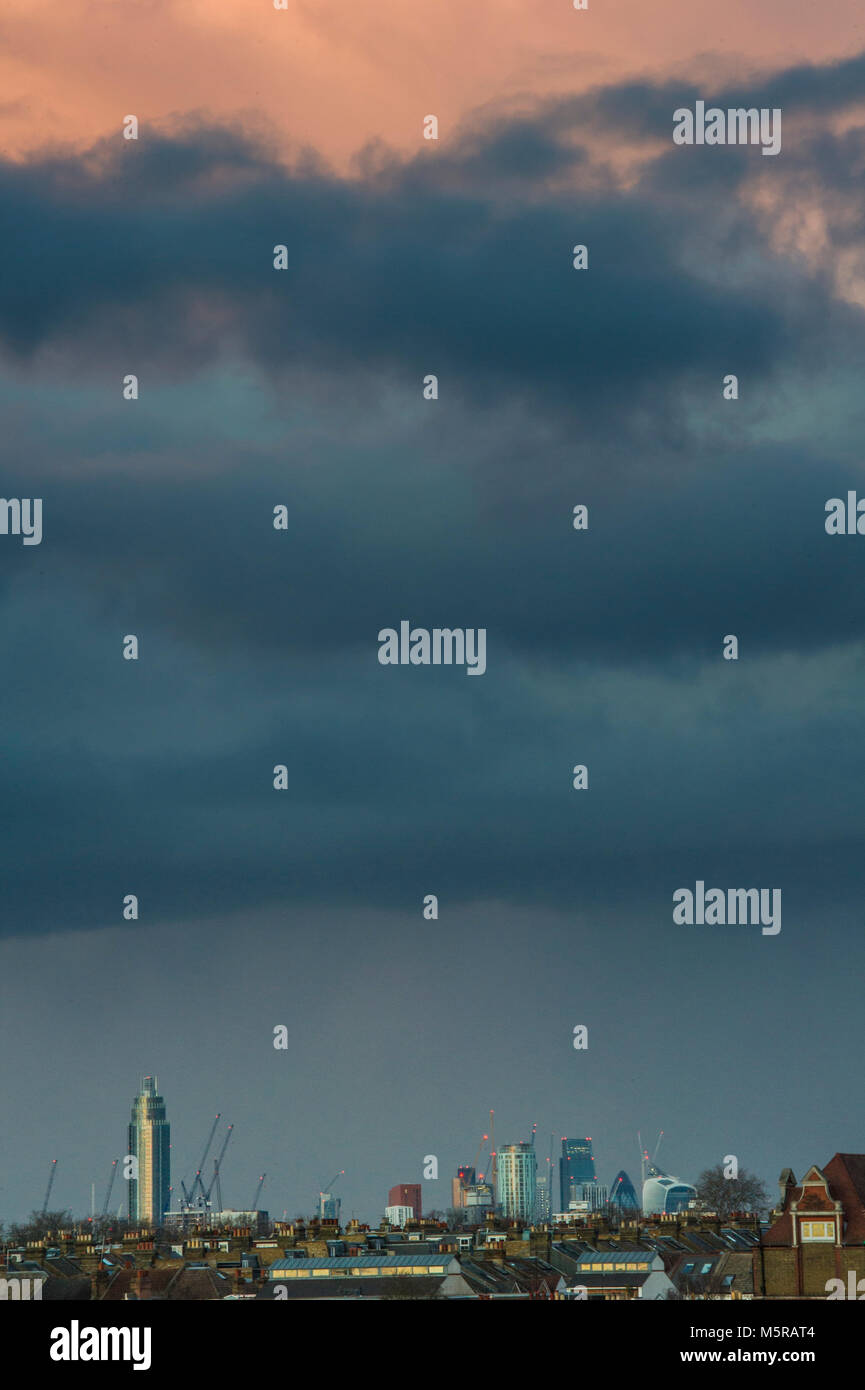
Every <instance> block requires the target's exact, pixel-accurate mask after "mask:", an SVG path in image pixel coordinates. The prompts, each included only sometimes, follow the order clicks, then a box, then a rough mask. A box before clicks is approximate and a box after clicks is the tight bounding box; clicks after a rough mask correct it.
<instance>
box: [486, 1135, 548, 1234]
mask: <svg viewBox="0 0 865 1390" xmlns="http://www.w3.org/2000/svg"><path fill="white" fill-rule="evenodd" d="M496 1165H497V1166H496V1174H497V1176H496V1182H497V1185H498V1193H497V1201H498V1204H499V1207H500V1209H501V1213H502V1215H503V1216H510V1217H516V1218H518V1219H520V1220H522V1221H534V1219H535V1203H536V1200H537V1169H538V1163H537V1158H536V1157H535V1150H534V1145H533V1144H505V1145H504V1147H503V1148H501V1149H499V1151H498V1154H497V1156H496Z"/></svg>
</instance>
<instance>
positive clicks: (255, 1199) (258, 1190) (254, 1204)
mask: <svg viewBox="0 0 865 1390" xmlns="http://www.w3.org/2000/svg"><path fill="white" fill-rule="evenodd" d="M266 1177H267V1174H266V1173H262V1175H261V1177H260V1178H259V1179H258V1187H257V1188H256V1189H255V1196H254V1197H253V1199H252V1206H251V1207H250V1208H249V1210H250V1211H258V1199H259V1197H260V1196H261V1189H262V1188H263V1187H264V1179H265V1178H266Z"/></svg>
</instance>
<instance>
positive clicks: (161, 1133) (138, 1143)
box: [128, 1076, 171, 1225]
mask: <svg viewBox="0 0 865 1390" xmlns="http://www.w3.org/2000/svg"><path fill="white" fill-rule="evenodd" d="M170 1144H171V1126H170V1125H169V1123H168V1120H167V1119H166V1118H165V1101H164V1100H163V1099H162V1096H161V1095H159V1093H158V1090H157V1084H156V1077H155V1076H144V1077H142V1079H141V1089H140V1091H139V1092H138V1095H137V1096H136V1097H135V1100H134V1101H133V1103H132V1120H131V1122H130V1125H129V1149H128V1153H129V1154H130V1156H131V1157H133V1158H135V1159H136V1160H137V1164H136V1166H135V1168H134V1169H133V1172H135V1171H136V1169H137V1177H134V1176H133V1177H131V1178H130V1179H129V1219H130V1221H140V1222H146V1223H148V1224H150V1225H161V1223H162V1218H163V1216H164V1214H165V1212H166V1211H168V1209H169V1205H170V1193H169V1186H170V1183H171V1156H170Z"/></svg>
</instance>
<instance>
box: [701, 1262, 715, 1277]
mask: <svg viewBox="0 0 865 1390" xmlns="http://www.w3.org/2000/svg"><path fill="white" fill-rule="evenodd" d="M700 1273H701V1274H711V1273H712V1261H711V1260H707V1261H706V1263H705V1264H704V1265H703V1268H702V1269H701V1270H700Z"/></svg>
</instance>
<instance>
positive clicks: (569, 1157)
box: [559, 1139, 596, 1211]
mask: <svg viewBox="0 0 865 1390" xmlns="http://www.w3.org/2000/svg"><path fill="white" fill-rule="evenodd" d="M559 1180H560V1183H561V1190H562V1211H567V1209H568V1203H569V1202H573V1201H579V1200H580V1199H581V1197H582V1195H583V1194H582V1187H583V1185H584V1184H585V1183H593V1182H595V1181H596V1177H595V1160H594V1157H593V1155H592V1141H591V1139H562V1156H561V1158H560V1159H559Z"/></svg>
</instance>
